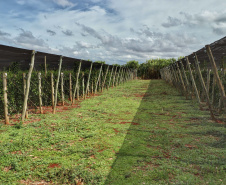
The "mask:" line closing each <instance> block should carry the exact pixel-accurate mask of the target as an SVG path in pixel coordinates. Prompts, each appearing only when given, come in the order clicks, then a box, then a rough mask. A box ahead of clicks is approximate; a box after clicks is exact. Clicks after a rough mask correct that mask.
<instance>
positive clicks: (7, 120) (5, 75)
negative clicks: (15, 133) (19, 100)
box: [2, 73, 9, 124]
mask: <svg viewBox="0 0 226 185" xmlns="http://www.w3.org/2000/svg"><path fill="white" fill-rule="evenodd" d="M2 79H3V98H4V112H5V124H9V116H8V99H7V73H3V74H2Z"/></svg>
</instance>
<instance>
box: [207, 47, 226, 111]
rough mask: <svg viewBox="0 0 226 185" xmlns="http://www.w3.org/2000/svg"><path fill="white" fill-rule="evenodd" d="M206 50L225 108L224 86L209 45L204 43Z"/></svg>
mask: <svg viewBox="0 0 226 185" xmlns="http://www.w3.org/2000/svg"><path fill="white" fill-rule="evenodd" d="M206 51H207V54H208V57H209V60H210V62H211V65H212V70H213V73H214V76H215V79H216V82H217V85H218V88H219V91H220V95H221V98H222V100H223V104H224V108H226V97H225V91H224V86H223V84H222V81H221V79H220V77H219V74H218V70H217V66H216V63H215V60H214V58H213V54H212V52H211V49H210V46H209V45H206Z"/></svg>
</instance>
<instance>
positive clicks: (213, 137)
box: [0, 80, 226, 185]
mask: <svg viewBox="0 0 226 185" xmlns="http://www.w3.org/2000/svg"><path fill="white" fill-rule="evenodd" d="M34 117H38V118H41V121H38V122H34V123H31V124H27V125H24V126H21V125H17V126H5V125H1V126H0V184H32V182H33V183H40V182H43V183H46V184H75V183H76V182H77V184H79V183H80V182H83V183H84V184H106V185H107V184H109V185H113V184H115V185H127V184H128V185H130V184H131V185H140V184H141V185H142V184H151V185H152V184H192V185H193V184H213V185H216V184H226V158H225V156H226V125H225V124H220V123H214V122H212V121H211V120H209V113H208V112H207V111H200V110H199V109H198V106H197V104H196V103H195V102H194V101H191V100H185V98H184V97H183V96H181V95H180V94H179V92H177V91H176V90H175V89H174V88H172V87H171V86H169V85H168V84H166V83H165V82H164V81H162V80H136V81H130V82H128V83H126V84H124V85H121V86H119V87H116V88H114V89H109V91H105V92H104V93H103V94H102V95H101V96H96V97H93V98H90V99H87V100H85V101H83V102H81V103H80V108H76V109H72V110H68V111H64V112H61V113H57V114H56V115H52V114H48V115H41V116H34ZM80 184H81V183H80Z"/></svg>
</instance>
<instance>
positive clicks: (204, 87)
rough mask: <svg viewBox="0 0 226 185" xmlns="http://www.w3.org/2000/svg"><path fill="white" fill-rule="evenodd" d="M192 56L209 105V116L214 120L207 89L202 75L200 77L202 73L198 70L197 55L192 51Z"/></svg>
mask: <svg viewBox="0 0 226 185" xmlns="http://www.w3.org/2000/svg"><path fill="white" fill-rule="evenodd" d="M194 56H195V64H196V69H197V71H198V75H199V79H200V82H201V85H202V88H203V91H204V93H205V95H206V101H207V105H208V107H209V111H210V115H211V118H212V119H213V120H215V116H214V114H213V110H212V106H211V103H210V99H209V96H208V92H207V89H206V85H205V82H204V80H203V77H202V73H201V70H200V67H199V61H198V57H197V55H196V53H194Z"/></svg>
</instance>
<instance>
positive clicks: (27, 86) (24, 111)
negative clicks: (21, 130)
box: [22, 50, 35, 123]
mask: <svg viewBox="0 0 226 185" xmlns="http://www.w3.org/2000/svg"><path fill="white" fill-rule="evenodd" d="M34 62H35V51H34V50H33V51H32V53H31V64H30V69H29V71H28V75H27V85H26V93H25V97H24V105H23V111H22V123H24V119H25V114H26V111H27V100H28V96H29V91H30V82H31V73H32V71H33V68H34Z"/></svg>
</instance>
